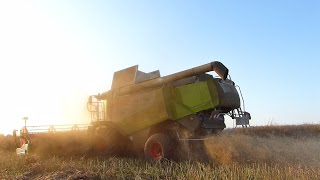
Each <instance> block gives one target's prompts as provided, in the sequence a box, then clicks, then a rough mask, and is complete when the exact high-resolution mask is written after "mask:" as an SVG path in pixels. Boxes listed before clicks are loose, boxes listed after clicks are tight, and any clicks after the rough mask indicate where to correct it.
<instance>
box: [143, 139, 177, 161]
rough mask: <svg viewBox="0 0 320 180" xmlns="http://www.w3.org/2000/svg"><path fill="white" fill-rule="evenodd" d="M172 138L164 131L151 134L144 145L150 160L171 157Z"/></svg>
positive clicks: (145, 152) (146, 155) (145, 153)
mask: <svg viewBox="0 0 320 180" xmlns="http://www.w3.org/2000/svg"><path fill="white" fill-rule="evenodd" d="M171 151H172V139H171V138H170V137H169V136H167V135H165V134H162V133H157V134H153V135H152V136H150V137H149V138H148V140H147V142H146V144H145V147H144V155H145V157H146V158H147V159H148V160H150V161H161V160H164V159H170V158H171V155H172V152H171Z"/></svg>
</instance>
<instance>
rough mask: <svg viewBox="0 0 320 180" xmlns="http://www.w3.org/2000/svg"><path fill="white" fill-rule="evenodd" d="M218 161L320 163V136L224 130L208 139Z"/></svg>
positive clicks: (205, 143) (211, 153)
mask: <svg viewBox="0 0 320 180" xmlns="http://www.w3.org/2000/svg"><path fill="white" fill-rule="evenodd" d="M204 146H205V148H206V151H207V154H208V156H209V157H210V158H211V159H212V160H213V161H214V162H215V163H217V164H221V165H228V164H233V163H238V164H243V163H266V164H288V165H298V166H314V167H320V153H319V150H320V138H319V137H317V136H314V137H311V136H308V137H299V138H293V137H287V136H268V137H263V136H253V135H251V136H249V135H243V134H236V133H235V134H221V135H218V136H214V137H211V138H210V139H207V140H205V141H204Z"/></svg>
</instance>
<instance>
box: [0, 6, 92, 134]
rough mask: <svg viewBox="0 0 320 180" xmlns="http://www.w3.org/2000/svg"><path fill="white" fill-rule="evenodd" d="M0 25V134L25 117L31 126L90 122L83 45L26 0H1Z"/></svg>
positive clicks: (20, 123)
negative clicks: (87, 107) (17, 0)
mask: <svg viewBox="0 0 320 180" xmlns="http://www.w3.org/2000/svg"><path fill="white" fill-rule="evenodd" d="M0 24H1V28H0V39H1V41H0V82H1V90H0V99H1V103H0V109H1V111H0V117H1V126H0V133H4V134H11V133H12V130H13V129H17V128H20V127H22V126H23V124H24V123H23V120H22V117H25V116H28V117H29V120H28V124H33V125H42V124H69V123H83V122H89V121H90V119H89V115H88V113H87V111H86V108H85V107H86V100H87V96H88V95H90V93H91V92H92V89H93V88H94V86H92V87H93V88H91V86H90V84H88V83H87V82H90V79H91V78H92V77H90V76H89V75H88V74H87V73H86V71H87V67H88V65H89V63H90V58H88V56H87V55H86V54H84V51H83V48H82V47H81V46H79V45H78V43H77V42H76V41H75V40H73V39H71V38H70V37H68V36H67V35H66V34H65V32H64V31H63V29H62V28H59V26H58V25H56V24H54V23H52V22H50V19H48V17H46V16H41V15H39V14H37V12H36V11H34V9H33V7H32V3H29V2H26V1H19V2H15V1H14V2H12V1H1V2H0ZM84 84H88V86H84ZM86 87H89V88H86ZM90 88H91V89H90Z"/></svg>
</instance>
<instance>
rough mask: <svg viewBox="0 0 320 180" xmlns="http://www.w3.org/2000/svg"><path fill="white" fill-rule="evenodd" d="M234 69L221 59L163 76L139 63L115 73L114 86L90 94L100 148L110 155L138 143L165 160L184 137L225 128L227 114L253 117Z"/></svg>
mask: <svg viewBox="0 0 320 180" xmlns="http://www.w3.org/2000/svg"><path fill="white" fill-rule="evenodd" d="M210 71H215V73H216V74H217V75H218V76H219V77H213V76H212V75H210V74H207V72H210ZM228 72H229V70H228V69H227V68H226V67H225V66H224V65H223V64H222V63H221V62H218V61H215V62H211V63H208V64H204V65H201V66H198V67H194V68H191V69H187V70H184V71H181V72H177V73H174V74H171V75H167V76H163V77H161V76H160V72H159V71H153V72H150V73H145V72H142V71H139V70H138V66H132V67H129V68H126V69H123V70H120V71H117V72H115V73H114V76H113V82H112V87H111V89H110V90H109V91H107V92H104V93H102V94H98V95H94V96H90V97H89V101H88V109H89V111H90V112H91V114H92V127H91V128H90V129H91V131H92V132H93V133H94V134H95V136H94V137H95V139H94V146H95V149H96V150H97V151H98V152H102V153H106V154H107V153H121V152H123V151H124V150H126V149H128V148H133V147H134V148H135V149H142V150H143V151H144V154H145V156H146V158H148V159H151V160H161V159H163V158H170V156H172V153H171V152H172V148H175V146H174V145H173V144H179V143H177V142H178V141H179V140H181V139H182V138H183V139H184V140H188V139H201V138H203V137H205V136H207V135H211V134H214V133H217V132H219V131H221V130H223V129H224V128H225V127H226V125H225V122H224V116H225V115H229V116H230V117H232V118H238V119H239V118H240V119H242V120H249V119H250V114H249V113H247V112H243V111H242V109H241V104H240V97H239V94H238V91H237V89H236V86H235V83H234V82H233V81H231V80H230V79H228V78H227V77H228ZM186 132H187V133H186ZM186 134H187V135H186ZM128 145H129V146H128Z"/></svg>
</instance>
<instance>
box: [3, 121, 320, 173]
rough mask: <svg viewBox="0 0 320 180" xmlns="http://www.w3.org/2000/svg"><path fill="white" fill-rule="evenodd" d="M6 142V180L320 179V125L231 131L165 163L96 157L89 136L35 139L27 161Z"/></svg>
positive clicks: (4, 154) (5, 138)
mask: <svg viewBox="0 0 320 180" xmlns="http://www.w3.org/2000/svg"><path fill="white" fill-rule="evenodd" d="M0 142H1V150H0V154H1V156H0V169H1V172H0V179H319V178H320V163H319V162H320V153H319V150H320V125H299V126H265V127H255V128H249V129H232V130H226V131H224V132H223V133H221V134H219V135H216V136H213V137H211V138H209V139H207V140H206V141H204V146H203V147H205V148H204V149H205V152H206V153H207V155H202V158H199V159H193V160H185V161H179V162H174V161H165V162H161V163H149V162H146V161H145V160H144V159H141V158H136V157H109V158H107V157H97V156H94V155H92V154H90V150H89V149H88V146H86V144H87V143H89V139H88V137H87V136H85V135H83V134H72V133H69V134H63V135H62V134H55V135H49V134H47V135H45V136H42V137H40V136H39V137H37V138H34V141H33V144H32V148H31V152H30V155H29V156H27V157H18V156H16V155H15V154H14V143H13V139H12V137H1V138H0ZM199 152H201V151H200V149H198V150H197V149H195V150H193V151H192V152H191V153H193V154H199ZM203 156H205V157H206V158H207V159H206V160H205V161H203Z"/></svg>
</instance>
